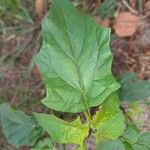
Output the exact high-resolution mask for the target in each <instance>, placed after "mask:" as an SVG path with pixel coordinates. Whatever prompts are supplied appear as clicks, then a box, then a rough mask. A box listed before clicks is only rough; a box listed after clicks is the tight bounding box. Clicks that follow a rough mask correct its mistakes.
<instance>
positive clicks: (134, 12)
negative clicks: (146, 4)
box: [122, 0, 139, 15]
mask: <svg viewBox="0 0 150 150" xmlns="http://www.w3.org/2000/svg"><path fill="white" fill-rule="evenodd" d="M122 4H123V5H124V6H125V7H126V8H127V9H128V10H129V11H131V12H132V13H133V14H136V15H138V14H139V13H138V11H137V10H135V9H134V8H132V7H131V6H130V5H129V4H128V2H127V1H125V0H122Z"/></svg>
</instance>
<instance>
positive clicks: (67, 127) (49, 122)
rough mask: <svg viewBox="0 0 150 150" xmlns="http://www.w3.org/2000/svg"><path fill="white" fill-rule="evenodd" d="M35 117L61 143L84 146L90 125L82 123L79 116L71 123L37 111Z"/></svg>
mask: <svg viewBox="0 0 150 150" xmlns="http://www.w3.org/2000/svg"><path fill="white" fill-rule="evenodd" d="M35 118H36V119H37V121H38V122H39V124H40V125H41V127H42V128H43V129H44V130H45V131H46V132H48V133H49V135H50V136H51V138H52V139H53V140H55V141H57V142H59V143H72V144H78V145H80V146H81V147H83V142H84V140H85V138H86V137H87V136H88V134H89V128H88V126H87V125H82V124H81V121H80V119H79V118H77V119H76V120H75V121H73V122H70V123H69V122H66V121H64V120H61V119H59V118H57V117H55V116H54V115H47V114H38V113H35Z"/></svg>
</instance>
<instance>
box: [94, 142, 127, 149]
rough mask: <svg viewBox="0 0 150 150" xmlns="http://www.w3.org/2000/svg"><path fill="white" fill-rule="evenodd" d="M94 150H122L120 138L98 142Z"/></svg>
mask: <svg viewBox="0 0 150 150" xmlns="http://www.w3.org/2000/svg"><path fill="white" fill-rule="evenodd" d="M96 150H124V146H123V144H122V142H121V141H120V140H115V141H108V142H104V143H100V144H98V145H97V147H96Z"/></svg>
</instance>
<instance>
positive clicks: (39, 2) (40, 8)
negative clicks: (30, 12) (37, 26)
mask: <svg viewBox="0 0 150 150" xmlns="http://www.w3.org/2000/svg"><path fill="white" fill-rule="evenodd" d="M35 13H36V15H37V16H38V17H39V18H41V17H42V16H43V14H44V0H36V1H35Z"/></svg>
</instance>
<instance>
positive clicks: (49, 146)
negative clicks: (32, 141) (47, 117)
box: [31, 138, 55, 150]
mask: <svg viewBox="0 0 150 150" xmlns="http://www.w3.org/2000/svg"><path fill="white" fill-rule="evenodd" d="M53 145H54V143H53V141H52V140H51V139H50V138H45V139H44V140H41V141H39V142H38V143H37V144H36V145H35V146H34V148H31V150H55V148H54V147H53Z"/></svg>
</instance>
